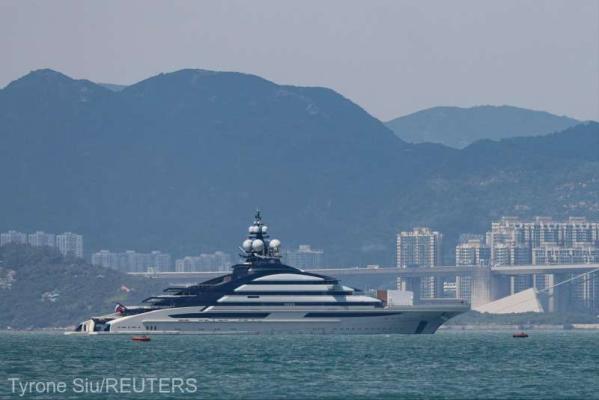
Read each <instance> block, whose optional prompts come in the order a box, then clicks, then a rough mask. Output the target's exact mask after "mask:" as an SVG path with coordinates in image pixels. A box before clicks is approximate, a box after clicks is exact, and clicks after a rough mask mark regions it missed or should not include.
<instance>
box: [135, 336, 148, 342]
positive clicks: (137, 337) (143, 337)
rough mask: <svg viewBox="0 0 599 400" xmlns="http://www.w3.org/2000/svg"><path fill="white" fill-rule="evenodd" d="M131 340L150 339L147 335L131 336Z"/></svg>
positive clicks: (143, 340) (141, 340)
mask: <svg viewBox="0 0 599 400" xmlns="http://www.w3.org/2000/svg"><path fill="white" fill-rule="evenodd" d="M131 340H133V341H134V342H149V341H150V340H151V339H150V337H149V336H145V335H143V336H133V337H132V338H131Z"/></svg>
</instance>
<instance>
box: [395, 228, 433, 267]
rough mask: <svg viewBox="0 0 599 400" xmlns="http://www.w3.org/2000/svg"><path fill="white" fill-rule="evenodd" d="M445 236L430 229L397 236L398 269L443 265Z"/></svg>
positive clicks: (416, 230)
mask: <svg viewBox="0 0 599 400" xmlns="http://www.w3.org/2000/svg"><path fill="white" fill-rule="evenodd" d="M442 243H443V235H442V234H441V233H439V232H436V231H432V230H431V229H429V228H414V229H413V230H411V231H408V232H400V233H399V234H398V235H397V262H396V264H397V267H398V268H410V267H434V266H438V265H441V263H442V262H441V257H442V253H441V249H442Z"/></svg>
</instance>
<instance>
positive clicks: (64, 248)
mask: <svg viewBox="0 0 599 400" xmlns="http://www.w3.org/2000/svg"><path fill="white" fill-rule="evenodd" d="M56 247H57V248H58V251H60V253H61V254H62V255H63V256H66V255H73V256H75V257H79V258H83V236H81V235H78V234H76V233H73V232H64V233H61V234H60V235H56Z"/></svg>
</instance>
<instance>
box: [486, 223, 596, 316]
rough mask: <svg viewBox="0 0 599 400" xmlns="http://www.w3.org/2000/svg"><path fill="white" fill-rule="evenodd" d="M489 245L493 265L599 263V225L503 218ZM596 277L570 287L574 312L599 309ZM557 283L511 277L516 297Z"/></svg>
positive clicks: (547, 279) (493, 228)
mask: <svg viewBox="0 0 599 400" xmlns="http://www.w3.org/2000/svg"><path fill="white" fill-rule="evenodd" d="M487 244H488V245H489V247H490V248H491V264H492V265H523V264H534V265H547V264H587V263H597V262H599V223H597V222H589V221H587V220H586V219H585V218H574V217H570V218H569V219H568V220H566V221H554V220H552V219H551V218H547V217H536V218H535V219H534V220H531V221H522V220H519V219H517V218H514V217H503V218H502V219H501V220H499V221H496V222H493V223H492V224H491V231H489V232H488V233H487ZM594 275H596V274H594ZM594 275H593V276H589V277H585V278H584V279H578V280H576V281H573V282H572V283H571V284H570V285H571V289H572V299H571V304H570V306H571V307H572V308H587V309H589V307H591V308H590V309H595V308H593V307H598V306H599V277H595V276H594ZM554 283H555V282H554V276H552V275H550V274H548V275H544V274H536V275H530V276H522V275H520V276H512V277H510V289H511V292H512V293H516V292H519V291H522V290H525V289H528V288H530V287H535V288H537V289H543V288H545V287H548V286H552V285H553V284H554Z"/></svg>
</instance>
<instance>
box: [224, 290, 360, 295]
mask: <svg viewBox="0 0 599 400" xmlns="http://www.w3.org/2000/svg"><path fill="white" fill-rule="evenodd" d="M235 294H238V295H241V296H246V295H247V296H256V295H257V296H268V295H271V296H282V295H283V296H284V295H291V296H347V295H351V294H352V292H339V291H337V292H316V291H305V292H298V291H288V292H285V291H282V290H281V291H276V292H275V291H267V292H257V291H251V292H250V291H247V292H246V291H245V290H244V291H238V292H235Z"/></svg>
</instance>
